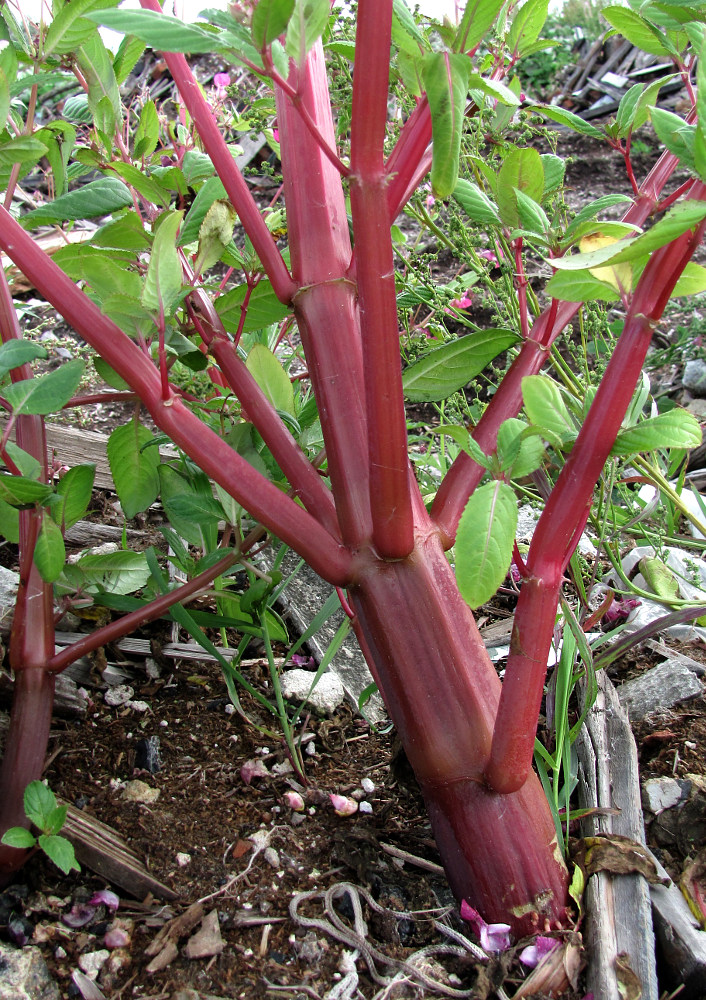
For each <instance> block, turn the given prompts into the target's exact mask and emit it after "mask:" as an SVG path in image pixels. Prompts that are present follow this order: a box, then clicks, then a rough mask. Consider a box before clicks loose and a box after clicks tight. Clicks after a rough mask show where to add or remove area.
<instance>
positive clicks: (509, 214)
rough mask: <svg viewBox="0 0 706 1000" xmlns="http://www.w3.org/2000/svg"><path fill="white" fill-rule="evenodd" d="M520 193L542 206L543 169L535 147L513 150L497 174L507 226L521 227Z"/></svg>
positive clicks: (500, 207) (501, 214) (499, 204)
mask: <svg viewBox="0 0 706 1000" xmlns="http://www.w3.org/2000/svg"><path fill="white" fill-rule="evenodd" d="M517 191H521V192H522V193H523V194H525V195H527V197H528V198H531V199H532V200H533V201H535V202H537V204H538V205H539V204H540V202H541V201H542V196H543V194H544V167H543V165H542V158H541V157H540V155H539V153H538V151H537V150H536V149H534V148H533V147H532V146H526V147H524V148H522V149H520V148H519V147H518V146H512V147H510V149H509V150H508V153H507V155H506V157H505V159H504V160H503V165H502V167H501V168H500V171H499V172H498V209H499V210H500V218H501V219H502V221H503V222H504V223H505V225H506V226H510V227H513V228H514V227H516V226H518V225H519V223H520V213H519V209H518V205H517V194H516V192H517Z"/></svg>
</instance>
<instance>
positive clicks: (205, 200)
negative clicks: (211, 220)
mask: <svg viewBox="0 0 706 1000" xmlns="http://www.w3.org/2000/svg"><path fill="white" fill-rule="evenodd" d="M227 198H228V195H227V193H226V189H225V188H224V187H223V181H222V180H221V179H220V177H209V179H208V180H207V181H206V182H205V184H203V185H202V186H201V187H200V188H199V191H198V193H197V195H196V197H195V198H194V201H193V203H192V205H191V208H190V209H189V211H188V213H187V216H186V218H185V219H184V225H183V226H182V227H181V230H180V231H179V246H180V247H184V246H188V245H189V243H195V242H196V240H197V239H198V238H199V230H200V229H201V224H202V223H203V220H204V219H205V218H206V215H207V213H208V210H209V208H210V207H211V205H213V204H214V202H216V201H221V200H225V199H227Z"/></svg>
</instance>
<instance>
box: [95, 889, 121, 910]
mask: <svg viewBox="0 0 706 1000" xmlns="http://www.w3.org/2000/svg"><path fill="white" fill-rule="evenodd" d="M101 903H102V904H103V906H107V907H108V909H109V910H111V911H112V912H113V913H114V912H115V911H116V910H117V908H118V907H119V906H120V900H119V899H118V897H117V895H116V894H115V893H114V892H111V891H110V889H99V890H98V892H94V893H93V895H92V896H91V898H90V899H89V900H88V905H89V906H100V905H101Z"/></svg>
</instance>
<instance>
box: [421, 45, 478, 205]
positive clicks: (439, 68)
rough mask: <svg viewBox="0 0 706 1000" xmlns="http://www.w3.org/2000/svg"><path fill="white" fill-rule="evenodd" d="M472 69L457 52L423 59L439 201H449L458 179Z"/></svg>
mask: <svg viewBox="0 0 706 1000" xmlns="http://www.w3.org/2000/svg"><path fill="white" fill-rule="evenodd" d="M470 67H471V63H470V60H469V59H468V57H467V56H466V55H464V54H462V53H458V52H453V53H449V52H428V53H427V54H426V55H425V56H424V62H423V65H422V75H423V78H424V86H425V89H426V92H427V98H428V100H429V108H430V110H431V132H432V164H431V186H432V189H433V191H434V194H435V195H436V196H437V197H438V198H448V196H449V195H450V194H452V193H453V191H454V188H455V187H456V181H457V180H458V160H459V154H460V150H461V133H462V131H463V123H464V121H465V113H466V97H467V94H468V76H469V73H470Z"/></svg>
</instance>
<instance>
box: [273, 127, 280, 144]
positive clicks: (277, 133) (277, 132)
mask: <svg viewBox="0 0 706 1000" xmlns="http://www.w3.org/2000/svg"><path fill="white" fill-rule="evenodd" d="M272 138H273V139H274V140H275V142H279V129H278V128H273V129H272Z"/></svg>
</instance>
